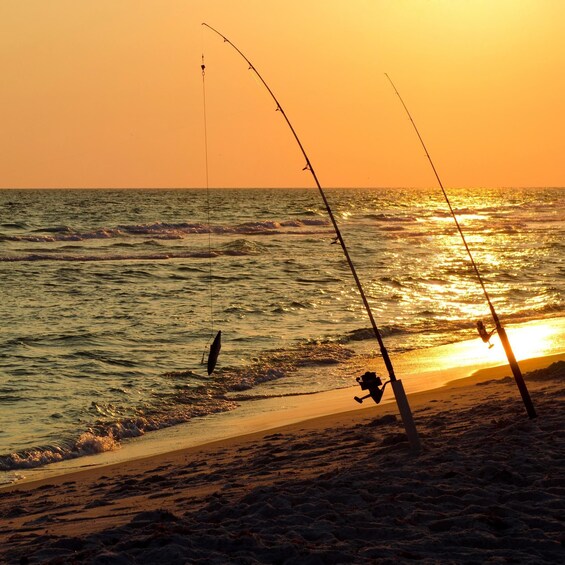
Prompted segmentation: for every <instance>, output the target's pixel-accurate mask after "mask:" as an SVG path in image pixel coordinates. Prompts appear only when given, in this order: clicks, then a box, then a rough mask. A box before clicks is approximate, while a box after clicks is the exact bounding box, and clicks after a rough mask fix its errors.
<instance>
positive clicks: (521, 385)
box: [385, 73, 536, 418]
mask: <svg viewBox="0 0 565 565" xmlns="http://www.w3.org/2000/svg"><path fill="white" fill-rule="evenodd" d="M385 76H386V78H387V79H388V81H389V82H390V84H391V86H392V88H393V89H394V92H396V95H397V96H398V99H399V100H400V102H401V104H402V106H403V108H404V110H405V111H406V114H407V115H408V118H409V119H410V123H411V124H412V126H413V128H414V131H415V132H416V135H417V136H418V139H419V140H420V143H421V145H422V147H423V148H424V152H425V154H426V157H427V158H428V161H429V163H430V165H431V167H432V170H433V172H434V175H435V177H436V179H437V182H438V184H439V186H440V188H441V191H442V193H443V196H444V198H445V201H446V202H447V206H448V207H449V211H450V212H451V216H452V217H453V220H454V221H455V225H456V226H457V231H458V232H459V235H460V236H461V239H462V241H463V245H464V246H465V249H466V250H467V254H468V255H469V259H470V260H471V265H472V266H473V270H474V271H475V274H476V275H477V279H478V281H479V283H480V285H481V288H482V289H483V293H484V295H485V298H486V300H487V303H488V306H489V309H490V312H491V315H492V319H493V321H494V324H495V327H496V331H497V333H498V335H499V337H500V341H501V343H502V346H503V347H504V351H505V353H506V356H507V358H508V363H509V365H510V368H511V369H512V372H513V374H514V378H515V380H516V384H517V386H518V389H519V391H520V394H521V395H522V400H523V401H524V404H525V406H526V410H527V412H528V415H529V416H530V418H535V417H536V411H535V408H534V405H533V403H532V400H531V398H530V394H529V392H528V389H527V387H526V383H525V382H524V378H523V377H522V372H521V370H520V367H519V365H518V362H517V361H516V358H515V357H514V352H513V351H512V347H511V346H510V342H509V341H508V336H507V335H506V330H505V329H504V328H503V326H502V324H501V322H500V319H499V318H498V315H497V314H496V311H495V309H494V306H493V305H492V302H491V300H490V297H489V294H488V292H487V289H486V287H485V284H484V282H483V278H482V277H481V273H480V272H479V268H478V267H477V264H476V263H475V260H474V259H473V255H472V254H471V250H470V249H469V246H468V245H467V240H466V239H465V235H464V234H463V230H462V229H461V226H460V224H459V221H458V220H457V216H456V215H455V211H454V210H453V207H452V206H451V202H450V201H449V198H448V196H447V192H446V190H445V188H444V187H443V183H442V182H441V179H440V178H439V174H438V172H437V169H436V167H435V165H434V162H433V161H432V158H431V156H430V154H429V152H428V148H427V147H426V144H425V143H424V140H423V138H422V136H421V135H420V131H419V130H418V128H417V126H416V123H415V122H414V119H413V118H412V114H410V111H409V110H408V107H407V106H406V104H405V103H404V100H403V99H402V96H400V93H399V92H398V89H397V88H396V86H395V85H394V82H392V79H391V78H390V77H389V76H388V74H387V73H385ZM480 324H481V325H482V322H480ZM479 333H481V332H480V331H479ZM481 337H482V334H481Z"/></svg>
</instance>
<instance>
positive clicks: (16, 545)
mask: <svg viewBox="0 0 565 565" xmlns="http://www.w3.org/2000/svg"><path fill="white" fill-rule="evenodd" d="M553 361H555V359H551V360H550V361H548V360H547V359H539V360H530V361H528V364H527V366H528V370H530V372H529V373H528V374H527V375H526V382H527V384H528V387H529V390H530V393H531V395H532V399H533V401H534V403H535V405H536V409H537V412H538V418H537V419H535V420H530V419H528V417H527V415H526V412H525V409H524V406H523V404H522V402H521V399H520V396H519V394H518V390H517V388H516V385H515V383H514V381H513V379H512V378H511V377H510V376H508V375H509V374H510V373H509V370H508V369H507V368H505V369H494V370H490V372H489V371H488V370H487V371H481V372H480V374H477V375H476V376H475V377H472V378H470V379H466V380H464V381H460V382H455V383H452V384H451V385H450V386H447V387H443V388H441V389H437V390H434V391H429V392H425V393H419V394H416V395H412V396H411V399H410V400H411V404H412V407H413V410H414V416H415V419H416V424H417V426H418V429H419V432H420V435H421V438H422V443H423V445H424V450H423V452H422V453H421V454H419V455H413V454H411V453H410V451H409V448H408V443H407V441H406V438H405V435H404V433H403V430H402V426H401V423H400V419H399V417H398V416H397V414H396V408H395V406H394V404H389V405H384V406H378V407H377V406H375V405H372V406H371V407H368V408H367V409H363V410H356V411H352V412H347V413H339V414H334V415H331V416H325V417H323V418H318V419H314V420H308V421H304V422H301V423H298V424H293V425H291V426H287V427H284V428H279V429H277V430H270V431H268V432H262V433H255V434H251V435H248V436H242V437H238V438H232V439H229V440H225V441H221V442H215V443H212V444H208V445H205V446H200V447H195V448H190V449H187V450H183V451H178V452H175V453H168V454H164V455H159V456H156V457H152V458H150V459H144V460H137V461H130V462H127V463H121V464H119V465H115V466H111V467H105V468H96V469H92V470H90V471H82V472H80V473H76V474H72V475H64V476H61V477H51V478H49V479H45V480H43V481H40V482H35V483H25V484H20V485H14V486H12V487H9V488H6V489H4V490H2V491H0V518H1V522H0V524H1V526H0V548H1V549H0V560H2V562H6V563H49V562H52V563H116V564H118V563H120V564H121V563H124V564H127V563H144V564H151V563H168V564H175V563H206V564H210V563H269V564H271V563H312V564H314V563H397V562H409V561H413V560H418V561H420V562H423V563H435V562H442V563H495V562H515V563H558V562H564V561H565V547H564V544H565V524H564V517H565V497H564V495H565V478H564V474H563V470H564V463H565V426H564V421H565V410H564V405H565V396H564V393H563V382H564V379H565V361H563V360H560V361H557V362H553ZM548 362H552V364H551V365H549V366H548V367H546V365H547V364H548ZM537 367H546V368H543V369H540V368H537Z"/></svg>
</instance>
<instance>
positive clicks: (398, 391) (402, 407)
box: [202, 23, 421, 451]
mask: <svg viewBox="0 0 565 565" xmlns="http://www.w3.org/2000/svg"><path fill="white" fill-rule="evenodd" d="M202 25H203V26H206V27H207V28H209V29H210V30H211V31H213V32H214V33H216V34H217V35H219V36H220V37H221V38H222V39H223V40H224V43H227V44H228V45H230V46H231V47H233V49H235V51H236V52H237V53H239V55H240V56H241V57H242V58H243V59H244V60H245V62H246V63H247V65H248V66H249V69H250V70H251V71H253V72H254V73H255V75H256V76H257V78H258V79H259V80H260V81H261V83H262V84H263V86H264V87H265V88H266V89H267V92H268V93H269V94H270V96H271V98H272V99H273V100H274V102H275V105H276V110H277V111H278V112H280V113H281V115H282V116H283V118H284V119H285V122H286V124H287V125H288V127H289V128H290V131H291V132H292V135H293V137H294V139H295V141H296V143H297V144H298V147H299V148H300V151H301V152H302V155H303V157H304V159H305V161H306V166H305V167H304V168H303V170H305V171H306V170H307V171H310V174H311V175H312V177H313V179H314V182H315V183H316V186H317V187H318V191H319V192H320V196H321V197H322V200H323V202H324V206H325V208H326V211H327V213H328V216H329V218H330V220H331V223H332V225H333V228H334V230H335V234H336V237H337V241H339V244H340V245H341V249H342V250H343V254H344V256H345V259H346V261H347V264H348V266H349V269H350V271H351V274H352V275H353V278H354V280H355V284H356V285H357V289H358V290H359V294H360V295H361V299H362V300H363V305H364V306H365V310H366V312H367V316H368V317H369V320H370V322H371V326H372V328H373V333H374V334H375V337H376V339H377V342H378V344H379V348H380V351H381V355H382V358H383V361H384V363H385V366H386V369H387V371H388V374H389V379H390V382H391V385H392V388H393V391H394V394H395V398H396V403H397V405H398V409H399V411H400V414H401V417H402V420H403V423H404V427H405V430H406V435H407V436H408V439H409V441H410V444H411V446H412V449H413V450H414V451H420V449H421V446H420V439H419V437H418V432H417V430H416V426H415V424H414V419H413V417H412V412H411V410H410V406H409V404H408V399H407V397H406V393H405V392H404V387H403V385H402V382H401V381H400V380H399V379H397V378H396V375H395V373H394V368H393V366H392V361H391V360H390V356H389V354H388V351H387V349H386V347H385V344H384V342H383V340H382V337H381V333H380V331H379V329H378V327H377V323H376V321H375V318H374V316H373V312H372V310H371V306H370V305H369V301H368V300H367V297H366V295H365V291H364V290H363V285H362V284H361V281H360V279H359V276H358V275H357V270H356V269H355V265H354V264H353V261H352V260H351V256H350V255H349V250H348V248H347V246H346V244H345V241H344V239H343V236H342V234H341V231H340V229H339V226H338V224H337V221H336V219H335V216H334V214H333V211H332V209H331V207H330V204H329V201H328V199H327V197H326V194H325V192H324V190H323V189H322V186H321V184H320V181H319V180H318V176H317V175H316V172H315V171H314V167H313V166H312V163H311V161H310V159H309V157H308V155H307V153H306V150H305V149H304V146H303V145H302V142H301V141H300V139H299V137H298V134H297V133H296V130H295V129H294V127H293V125H292V124H291V122H290V120H289V118H288V116H287V115H286V112H285V111H284V109H283V107H282V106H281V104H280V103H279V101H278V99H277V97H276V96H275V94H274V93H273V91H272V90H271V88H270V87H269V85H268V84H267V83H266V82H265V79H264V78H263V77H262V76H261V74H260V73H259V71H258V70H257V69H256V68H255V66H254V65H253V63H252V62H251V61H250V60H249V59H248V58H247V57H246V56H245V55H244V54H243V53H242V51H240V49H239V48H238V47H236V45H234V44H233V43H232V42H231V41H230V40H229V39H228V38H227V37H226V36H225V35H223V34H221V33H220V32H219V31H218V30H217V29H214V28H213V27H212V26H210V25H208V24H207V23H202Z"/></svg>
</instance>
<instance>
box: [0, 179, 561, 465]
mask: <svg viewBox="0 0 565 565" xmlns="http://www.w3.org/2000/svg"><path fill="white" fill-rule="evenodd" d="M449 193H450V196H451V199H452V204H453V207H454V208H455V209H456V212H457V214H458V217H459V219H460V222H461V225H462V228H463V230H464V232H465V234H466V235H467V239H468V243H469V246H470V248H471V250H472V251H473V254H474V258H475V261H476V262H477V264H478V266H479V269H480V271H481V273H482V275H483V276H484V280H485V284H486V287H487V289H488V291H489V293H490V295H491V298H492V300H493V302H494V304H495V307H496V309H497V312H498V314H499V316H500V317H501V319H502V320H503V322H510V323H514V322H523V321H528V320H536V319H541V318H547V317H560V316H563V315H564V311H565V303H564V300H563V296H564V290H565V269H564V265H565V222H564V220H563V218H565V189H563V188H547V189H540V188H537V189H488V188H477V189H472V190H471V189H466V190H463V189H449ZM327 194H328V198H329V201H330V204H331V206H332V209H333V210H334V213H335V215H336V216H337V218H338V222H339V224H340V228H341V230H342V233H343V236H344V239H345V241H346V243H347V245H348V247H349V249H350V253H351V256H352V259H353V261H354V263H355V264H356V266H357V268H358V272H359V276H360V279H361V281H362V283H363V285H364V287H365V290H366V293H367V295H368V297H369V301H370V303H371V306H372V309H373V312H374V315H375V318H376V321H377V324H378V325H379V328H380V329H381V330H382V334H383V336H384V340H385V343H386V345H387V347H388V349H389V351H390V353H391V357H392V358H393V361H394V353H396V352H400V351H407V350H411V349H421V348H425V347H429V346H432V345H440V344H444V343H449V342H454V341H460V340H464V339H469V338H472V337H475V335H476V334H475V322H476V320H478V319H484V320H485V321H486V322H487V326H490V325H492V323H491V321H490V319H489V311H488V308H487V306H486V303H485V300H484V296H483V294H482V291H481V288H480V286H479V284H478V283H477V280H476V278H475V276H474V274H473V272H472V270H471V268H470V264H469V260H468V258H467V256H466V254H465V249H464V247H463V246H462V243H461V240H460V238H459V235H458V233H457V231H456V229H455V225H454V222H453V220H452V218H451V217H450V215H449V211H448V209H447V206H446V203H445V201H444V200H443V196H442V195H441V192H440V191H438V190H431V189H430V190H422V189H418V190H416V189H332V190H328V191H327ZM334 235H335V234H334V232H333V229H332V227H331V224H330V223H329V220H328V217H327V214H326V211H325V209H324V207H323V204H322V201H321V199H320V196H319V193H318V192H317V190H316V189H296V190H295V189H293V190H282V189H269V190H267V189H264V190H258V189H253V190H251V189H249V190H233V189H224V190H219V189H218V190H211V191H209V193H208V192H207V191H206V190H3V191H0V280H1V287H0V288H1V297H2V299H1V302H0V320H1V324H0V360H1V364H0V471H4V472H13V471H14V470H17V469H24V468H28V467H34V466H41V465H45V464H47V463H49V462H53V461H59V460H62V459H68V458H74V457H78V456H81V455H85V454H89V453H95V452H99V451H104V450H111V449H114V448H116V447H117V446H118V445H119V444H120V442H122V441H123V440H124V439H126V438H128V437H135V436H139V435H142V434H144V433H147V432H149V431H151V430H156V429H159V428H164V427H167V426H174V425H176V424H179V423H184V422H187V421H190V420H191V419H192V418H195V417H199V416H205V415H207V414H211V413H214V412H218V411H225V410H230V409H232V408H234V407H235V406H237V405H238V404H241V403H243V402H252V401H253V399H255V398H259V397H265V396H276V395H282V396H284V395H295V394H308V393H312V392H316V391H323V390H331V389H336V388H340V387H344V386H351V385H354V384H355V381H354V376H353V375H352V374H351V372H350V371H349V370H348V366H349V365H348V363H350V362H351V360H352V359H353V360H354V359H355V358H356V356H357V357H359V358H360V359H361V357H362V355H363V354H366V351H367V347H368V345H367V344H368V343H370V344H371V345H370V347H372V348H373V349H376V346H375V345H373V344H372V343H373V341H374V338H373V337H372V334H371V332H370V331H369V323H368V320H367V316H366V313H365V311H364V308H363V305H362V302H361V299H360V297H359V295H358V292H357V290H356V287H355V284H354V281H353V278H352V276H351V274H350V272H349V269H348V267H347V264H346V262H345V260H344V257H343V253H342V250H341V248H340V246H339V244H337V245H334V244H333V239H334ZM218 330H222V337H223V341H222V350H221V353H220V356H219V361H218V365H217V368H216V371H215V372H214V373H213V374H212V376H210V377H208V376H207V374H206V371H205V366H204V365H202V363H201V362H202V359H203V354H204V353H205V352H206V351H207V347H208V346H209V343H210V338H211V336H213V335H214V334H215V333H216V332H217V331H218ZM363 344H365V349H363V347H362V345H363ZM361 350H363V351H365V353H362V352H361ZM307 368H315V369H316V368H317V370H312V371H310V372H308V373H307V374H308V378H304V376H303V374H302V371H303V370H306V369H307ZM297 376H299V377H300V378H297Z"/></svg>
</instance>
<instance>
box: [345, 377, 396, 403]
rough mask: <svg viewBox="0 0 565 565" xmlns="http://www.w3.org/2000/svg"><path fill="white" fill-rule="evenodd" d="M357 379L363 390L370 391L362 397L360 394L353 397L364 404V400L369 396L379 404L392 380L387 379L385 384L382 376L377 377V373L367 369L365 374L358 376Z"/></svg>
mask: <svg viewBox="0 0 565 565" xmlns="http://www.w3.org/2000/svg"><path fill="white" fill-rule="evenodd" d="M356 380H357V382H358V383H359V386H360V387H361V390H367V391H369V394H366V395H365V396H362V397H361V398H360V397H358V396H354V397H353V399H354V400H355V401H357V402H359V404H363V400H365V399H366V398H369V397H371V398H372V399H373V400H374V401H375V402H376V403H377V404H378V403H379V402H380V401H381V399H382V397H383V394H384V391H385V387H386V385H387V384H388V383H390V381H386V382H385V384H383V381H382V380H381V378H380V377H377V374H376V373H372V372H370V371H367V372H366V373H365V374H364V375H361V376H360V377H357V379H356Z"/></svg>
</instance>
